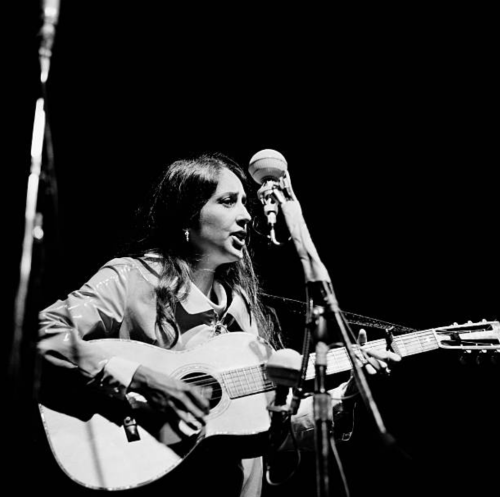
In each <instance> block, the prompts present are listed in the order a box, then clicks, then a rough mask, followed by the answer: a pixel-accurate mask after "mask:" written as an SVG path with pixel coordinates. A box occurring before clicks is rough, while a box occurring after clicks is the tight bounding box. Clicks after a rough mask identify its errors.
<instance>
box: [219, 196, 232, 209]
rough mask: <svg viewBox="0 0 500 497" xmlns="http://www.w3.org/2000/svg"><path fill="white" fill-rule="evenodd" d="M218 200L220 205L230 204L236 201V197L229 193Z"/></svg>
mask: <svg viewBox="0 0 500 497" xmlns="http://www.w3.org/2000/svg"><path fill="white" fill-rule="evenodd" d="M219 202H220V203H221V204H222V205H226V206H230V205H233V204H235V203H236V197H235V196H234V195H229V196H227V197H222V198H221V199H220V200H219Z"/></svg>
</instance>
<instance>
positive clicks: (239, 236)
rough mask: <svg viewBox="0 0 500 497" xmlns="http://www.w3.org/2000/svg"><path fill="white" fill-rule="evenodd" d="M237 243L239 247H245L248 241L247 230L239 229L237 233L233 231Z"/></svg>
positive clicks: (232, 234)
mask: <svg viewBox="0 0 500 497" xmlns="http://www.w3.org/2000/svg"><path fill="white" fill-rule="evenodd" d="M231 236H232V238H233V241H234V242H235V245H236V246H237V247H239V248H243V247H244V246H245V243H246V238H247V233H246V231H237V232H236V233H231Z"/></svg>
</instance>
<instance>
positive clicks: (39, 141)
mask: <svg viewBox="0 0 500 497" xmlns="http://www.w3.org/2000/svg"><path fill="white" fill-rule="evenodd" d="M57 19H58V4H57V2H56V1H54V0H51V1H49V2H47V5H46V6H45V8H44V16H43V25H42V27H41V29H40V33H39V35H40V38H41V42H40V46H39V52H38V53H39V64H40V84H41V88H40V89H41V92H40V96H39V97H38V98H37V100H36V104H35V115H34V121H33V131H32V140H31V167H30V173H29V176H28V184H27V192H26V204H25V217H24V220H25V224H24V234H23V240H22V253H21V260H20V272H19V282H18V286H17V291H16V295H15V299H14V320H13V335H12V341H11V344H10V354H9V362H8V377H9V387H10V388H11V389H12V393H13V395H14V397H18V398H19V400H20V401H21V403H24V402H26V403H27V405H28V406H31V402H32V401H33V400H35V398H36V397H37V395H38V389H39V381H40V378H39V371H38V369H39V367H38V363H37V360H36V353H35V345H34V340H32V337H31V331H30V333H29V334H28V335H27V334H26V330H27V329H28V328H29V329H30V330H31V328H32V327H33V328H35V329H36V326H37V317H38V312H37V311H38V309H37V303H38V302H37V298H38V296H39V293H40V292H38V291H34V290H39V288H38V287H39V285H40V281H41V270H40V268H39V270H38V272H34V271H32V268H33V266H34V265H35V264H34V263H35V262H38V263H40V262H41V258H42V254H41V253H36V252H35V250H36V249H38V250H39V251H40V250H41V249H42V246H43V241H44V239H45V233H44V219H43V214H42V212H41V209H40V203H41V201H40V198H39V192H40V182H41V179H43V180H44V181H47V182H49V188H47V191H48V192H49V193H50V194H52V200H53V209H54V212H56V211H57V200H56V193H57V185H56V181H55V175H54V171H53V151H52V141H51V134H50V128H49V126H48V123H47V117H46V94H47V90H46V83H47V80H48V76H49V70H50V59H51V56H52V46H53V43H54V36H55V25H56V24H57ZM44 143H45V145H46V149H45V153H46V158H47V164H46V171H42V163H43V152H44ZM34 254H35V255H37V258H35V257H34ZM26 363H27V366H26ZM19 412H23V415H24V413H28V412H30V409H29V408H26V409H24V408H21V409H19ZM13 421H14V423H21V421H20V420H19V419H14V420H13Z"/></svg>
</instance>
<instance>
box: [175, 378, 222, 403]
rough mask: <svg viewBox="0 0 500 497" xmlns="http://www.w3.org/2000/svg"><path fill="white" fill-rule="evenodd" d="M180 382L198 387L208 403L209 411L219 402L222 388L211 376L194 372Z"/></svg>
mask: <svg viewBox="0 0 500 497" xmlns="http://www.w3.org/2000/svg"><path fill="white" fill-rule="evenodd" d="M181 380H183V381H185V382H186V383H191V384H194V385H197V386H198V387H200V389H201V393H202V394H203V396H204V397H205V398H206V399H208V401H209V402H210V409H213V408H214V407H215V406H216V405H217V404H218V403H219V402H220V399H221V397H222V388H221V386H220V383H219V382H218V381H217V380H216V379H215V378H214V377H213V376H210V375H208V374H205V373H200V372H195V373H189V374H187V375H186V376H183V377H182V378H181Z"/></svg>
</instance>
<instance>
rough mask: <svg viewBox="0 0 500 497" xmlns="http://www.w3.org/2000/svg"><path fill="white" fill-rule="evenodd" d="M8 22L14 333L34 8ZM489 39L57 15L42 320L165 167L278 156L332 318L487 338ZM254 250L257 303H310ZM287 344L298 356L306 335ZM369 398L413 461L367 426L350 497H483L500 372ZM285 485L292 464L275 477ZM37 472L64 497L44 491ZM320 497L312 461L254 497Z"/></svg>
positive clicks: (285, 24) (484, 19)
mask: <svg viewBox="0 0 500 497" xmlns="http://www.w3.org/2000/svg"><path fill="white" fill-rule="evenodd" d="M12 21H13V25H14V27H15V28H16V29H15V30H14V31H15V34H14V38H13V40H14V43H13V44H12V45H13V49H12V50H10V51H9V53H8V55H11V54H13V55H14V56H13V57H12V58H10V57H9V63H10V62H12V66H11V67H9V71H7V74H5V76H4V78H5V80H6V82H7V83H8V89H9V90H8V93H7V94H6V95H5V97H6V108H7V109H9V110H10V109H11V108H12V109H13V112H12V115H11V114H10V113H9V112H8V113H6V114H5V116H7V120H8V123H7V124H8V126H7V129H8V133H6V134H4V136H7V137H8V140H7V143H5V151H6V155H7V156H8V164H7V167H6V170H7V171H8V178H9V180H8V181H7V182H6V183H4V184H5V185H6V186H7V188H6V189H5V190H4V197H5V198H7V199H8V207H7V209H6V211H5V212H6V214H7V215H6V220H7V226H8V231H7V240H5V241H4V245H6V246H7V248H8V251H9V252H8V254H7V259H6V260H7V261H8V262H7V265H6V267H7V279H8V288H9V290H10V291H8V292H7V307H6V308H7V311H8V312H9V313H10V314H11V315H13V311H12V309H13V308H14V299H15V294H16V290H17V285H18V282H19V262H20V256H21V253H22V247H23V246H22V233H23V229H24V208H25V202H26V185H27V177H28V173H29V168H30V155H29V151H30V144H31V129H32V125H33V117H34V103H35V100H36V98H37V97H38V96H39V92H40V89H39V86H40V85H39V82H38V81H39V68H38V60H37V51H38V46H39V39H38V38H37V32H38V29H39V27H40V11H39V4H38V3H37V2H31V4H30V3H27V4H26V5H25V6H24V11H23V12H19V13H16V14H15V15H14V16H13V17H12ZM492 38H493V32H492V30H491V26H490V24H489V16H488V13H487V12H465V11H464V12H458V11H454V12H447V13H438V12H424V11H422V12H394V11H391V12H382V11H374V12H369V11H361V12H350V13H349V14H348V15H346V13H345V12H334V13H327V12H326V11H325V12H321V11H314V12H313V11H303V10H300V9H297V10H295V11H294V10H291V9H289V10H286V11H285V10H279V9H278V8H276V9H274V10H272V9H270V8H262V9H256V8H255V9H251V8H250V7H246V8H241V10H240V11H238V10H236V9H235V8H233V9H220V11H218V10H217V9H216V8H214V7H210V8H204V9H202V8H200V7H195V6H194V5H186V6H185V8H182V7H179V6H178V7H176V8H175V9H174V8H172V7H166V6H164V7H159V6H158V5H156V4H153V2H146V3H141V4H140V5H139V3H138V2H136V3H132V2H116V1H115V2H100V3H99V4H95V5H88V4H84V3H83V2H64V1H63V2H62V6H61V11H60V18H59V24H58V26H57V31H56V42H55V45H54V51H53V56H52V65H51V71H50V76H49V81H48V85H47V101H46V103H47V109H48V121H49V125H50V130H51V134H52V144H53V149H54V167H55V174H53V175H52V180H53V181H55V183H56V185H57V197H56V200H57V206H58V208H57V212H55V211H54V209H51V207H50V206H51V202H52V200H53V199H54V195H51V193H50V191H47V190H46V188H45V187H46V185H47V184H48V182H42V183H41V198H42V199H43V202H42V204H43V209H44V212H45V214H44V215H45V218H44V223H45V226H46V241H45V245H44V247H43V253H44V256H45V259H44V262H43V264H35V265H34V273H35V274H38V271H41V274H42V275H43V279H42V283H41V285H40V287H39V288H41V290H38V291H37V295H36V298H37V299H38V302H37V303H36V304H35V307H36V306H38V305H43V304H45V303H49V302H51V301H52V300H53V299H55V298H57V297H60V296H64V295H65V293H66V292H68V291H70V290H72V289H73V288H76V287H78V286H79V285H81V284H82V283H83V282H84V281H85V280H86V279H87V278H88V277H90V276H91V275H92V274H93V272H94V271H95V270H96V269H97V268H98V266H99V265H100V264H101V263H103V262H105V261H106V260H107V259H108V258H110V257H112V256H113V254H114V251H115V250H116V249H117V248H118V247H119V245H120V242H121V241H122V240H123V239H124V238H125V237H126V235H127V232H128V229H129V226H130V220H131V216H132V214H133V210H134V208H135V207H136V206H137V204H138V202H139V201H140V200H141V199H142V197H143V195H144V194H145V193H146V191H147V187H148V185H149V183H150V182H151V180H152V179H153V178H155V177H156V175H157V174H158V173H159V172H160V170H161V169H162V167H163V166H164V165H165V164H167V163H168V162H170V161H172V160H174V159H176V158H178V157H182V156H183V155H184V154H186V153H192V152H201V151H207V150H217V151H222V152H224V153H226V154H228V155H230V156H232V157H233V158H235V159H236V160H237V161H238V162H240V163H241V164H242V165H246V164H248V161H249V159H250V157H251V156H252V155H253V154H254V153H256V152H257V151H259V150H261V149H263V148H272V149H275V150H278V151H280V152H281V153H282V154H283V155H284V156H285V157H286V159H287V161H288V165H289V172H290V176H291V179H292V182H293V185H294V189H295V192H296V194H297V196H298V198H299V201H300V202H301V205H302V207H303V210H304V215H305V218H306V221H307V223H308V227H309V230H310V232H311V235H312V238H313V241H314V243H315V245H316V247H317V249H318V252H319V254H320V256H321V258H322V260H323V262H324V263H325V265H326V267H327V268H328V270H329V272H330V275H331V278H332V281H333V284H334V288H335V291H336V294H337V297H338V299H339V301H340V305H341V307H342V308H343V309H344V310H347V311H351V312H355V313H358V314H362V315H364V316H369V317H372V318H376V319H380V320H385V321H389V322H392V323H396V324H400V325H403V326H408V327H410V328H414V329H427V328H432V327H437V326H444V325H448V324H451V323H453V322H458V323H464V322H466V321H468V320H472V321H479V320H481V319H483V318H484V319H488V320H489V319H498V318H499V293H500V292H499V284H498V282H499V262H498V212H499V207H498V187H497V179H496V174H495V172H496V169H498V163H499V161H498V146H497V145H498V138H497V137H498V133H497V129H496V128H497V118H496V116H497V115H498V95H497V91H496V89H495V86H497V85H496V80H495V79H494V71H493V68H494V65H495V64H494V63H493V61H494V57H493V55H492V49H491V46H492V43H491V41H492ZM4 133H5V132H4ZM11 185H12V191H11ZM253 241H254V249H255V260H256V264H257V269H258V271H259V273H260V274H261V277H262V280H263V285H264V288H265V290H266V291H268V292H269V293H272V294H274V295H280V296H283V297H288V298H291V299H298V300H302V299H303V297H304V290H303V275H302V269H301V266H300V264H299V263H298V261H297V259H296V257H295V252H294V247H293V246H292V245H291V244H288V245H285V246H283V247H274V248H269V247H267V246H266V244H265V243H264V242H263V241H262V240H260V239H259V238H258V237H257V236H254V240H253ZM35 262H36V261H35ZM11 321H12V320H11ZM9 323H10V321H9ZM284 323H285V326H284V328H285V329H284V332H285V333H286V334H287V337H288V339H289V341H290V343H291V344H293V345H296V346H297V347H300V345H301V340H302V338H301V337H302V333H303V330H302V327H301V323H300V322H297V320H295V321H294V320H293V319H292V320H290V321H288V319H287V317H286V316H284ZM12 329H13V324H11V325H10V326H9V329H8V331H9V332H10V333H9V343H10V338H11V336H12V331H11V330H12ZM28 333H29V332H28ZM368 333H369V339H375V338H379V337H380V336H381V335H379V331H377V330H368ZM28 341H29V338H28ZM8 349H9V347H6V348H5V350H6V351H7V350H8ZM28 364H29V361H28ZM371 383H373V385H372V387H373V391H374V394H375V399H376V402H377V405H378V407H379V409H380V411H381V413H382V414H383V418H384V421H385V423H386V426H387V428H388V431H389V432H390V433H392V434H393V435H394V436H395V438H396V441H397V442H398V446H399V447H400V448H401V449H402V450H404V451H405V452H406V453H407V454H408V455H409V457H410V461H407V460H406V459H404V458H403V457H402V456H400V455H398V454H394V453H391V452H387V451H384V450H382V447H381V444H380V442H379V439H378V437H377V436H376V432H375V427H374V425H373V423H372V421H371V418H370V416H369V415H368V413H367V411H366V410H365V408H364V406H363V405H360V406H359V412H358V418H357V425H356V431H355V434H354V436H353V440H352V441H351V443H350V444H349V445H348V446H345V445H344V446H342V447H341V449H340V450H341V455H342V456H343V464H344V470H345V471H346V474H347V476H348V482H349V484H350V487H351V493H352V495H365V493H366V492H367V491H370V492H374V493H376V494H378V493H381V494H382V493H386V494H387V493H388V494H390V495H392V494H394V495H399V493H400V492H401V493H405V494H408V493H411V492H412V491H415V494H417V493H418V492H419V491H425V492H426V493H430V494H431V495H433V494H437V493H439V491H446V492H450V493H451V492H454V493H455V495H466V494H468V493H470V492H472V491H473V492H474V493H475V494H476V495H488V494H489V493H490V492H493V491H494V488H493V481H494V479H495V474H494V471H495V470H496V469H497V467H498V464H497V461H498V457H497V455H496V452H495V451H496V449H497V447H498V442H499V434H498V417H499V415H500V411H499V409H498V407H497V403H498V398H499V394H498V366H496V367H494V366H492V365H484V366H478V365H475V364H471V365H467V366H462V365H461V364H460V363H459V361H458V356H457V355H456V354H455V353H454V352H447V351H442V350H439V351H433V352H430V353H428V354H426V355H419V356H416V357H409V358H405V360H404V361H403V363H402V364H400V365H398V366H397V367H396V368H394V371H393V374H392V375H391V377H390V378H386V379H380V378H377V379H375V380H373V381H372V382H371ZM290 465H291V462H290V461H287V460H284V461H283V468H284V470H286V468H287V467H289V466H290ZM47 471H53V472H54V475H53V478H52V479H48V481H50V482H51V485H57V482H58V478H61V476H60V475H58V472H57V470H56V469H55V468H51V467H49V468H48V469H47ZM333 473H334V474H336V472H335V470H334V471H333ZM337 480H338V478H337V477H334V481H335V485H338V484H339V483H338V482H337ZM40 481H47V480H43V479H41V480H40ZM54 482H55V483H54ZM403 489H404V491H403ZM314 490H315V480H314V460H313V458H312V456H308V457H306V458H305V459H304V462H303V464H302V466H301V468H299V471H298V473H297V474H296V475H295V476H294V477H293V478H292V480H290V481H289V482H287V483H286V484H284V485H283V486H280V487H273V488H266V492H267V493H269V494H270V495H290V494H294V493H295V492H297V494H299V493H300V492H304V491H307V492H310V493H311V494H312V492H314ZM337 494H338V495H341V494H342V491H341V489H340V487H339V489H338V490H337Z"/></svg>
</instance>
